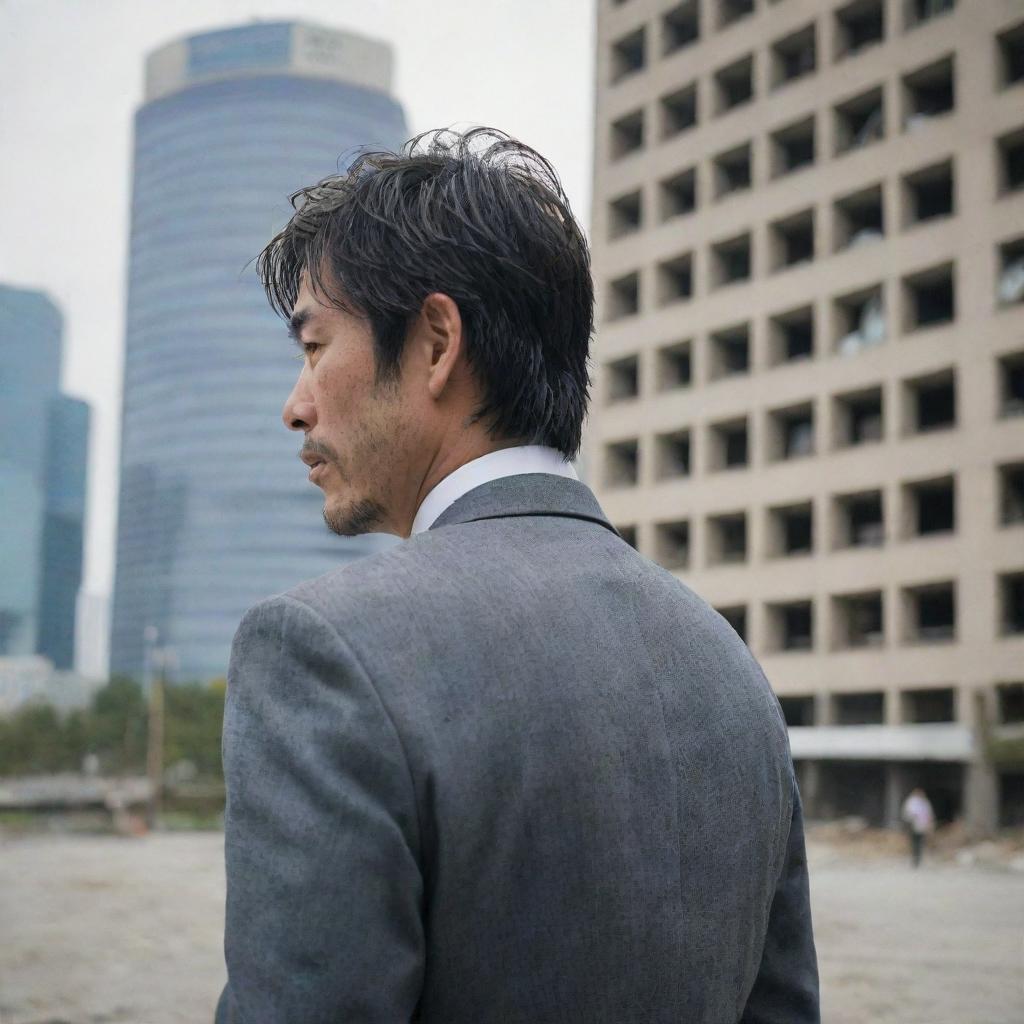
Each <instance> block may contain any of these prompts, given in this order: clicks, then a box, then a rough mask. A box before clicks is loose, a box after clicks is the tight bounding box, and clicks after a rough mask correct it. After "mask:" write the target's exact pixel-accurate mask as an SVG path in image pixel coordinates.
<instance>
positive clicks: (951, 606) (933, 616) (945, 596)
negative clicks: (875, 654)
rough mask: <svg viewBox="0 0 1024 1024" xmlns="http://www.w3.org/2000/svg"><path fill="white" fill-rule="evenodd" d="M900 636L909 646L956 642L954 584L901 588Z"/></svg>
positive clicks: (929, 584) (949, 582) (930, 584)
mask: <svg viewBox="0 0 1024 1024" xmlns="http://www.w3.org/2000/svg"><path fill="white" fill-rule="evenodd" d="M902 597H903V609H904V626H905V628H904V637H905V639H906V640H907V641H908V642H909V643H942V642H945V641H950V640H955V639H956V584H955V583H954V582H953V581H952V580H949V581H943V582H941V583H927V584H921V585H919V586H913V587H904V588H903V591H902Z"/></svg>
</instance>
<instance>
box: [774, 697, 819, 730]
mask: <svg viewBox="0 0 1024 1024" xmlns="http://www.w3.org/2000/svg"><path fill="white" fill-rule="evenodd" d="M779 705H780V706H781V707H782V717H783V718H785V720H786V725H788V726H789V727H790V728H792V727H793V726H794V725H814V698H813V697H779Z"/></svg>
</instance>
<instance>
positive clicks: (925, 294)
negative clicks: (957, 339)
mask: <svg viewBox="0 0 1024 1024" xmlns="http://www.w3.org/2000/svg"><path fill="white" fill-rule="evenodd" d="M902 285H903V287H902V292H903V330H904V331H905V332H908V333H909V332H910V331H916V330H920V329H922V328H925V327H935V326H938V325H939V324H948V323H950V322H952V321H953V320H954V319H955V317H956V286H955V276H954V268H953V264H952V263H944V264H942V265H941V266H938V267H929V268H928V269H927V270H922V271H919V272H917V273H915V274H911V275H910V276H908V277H905V278H903V282H902Z"/></svg>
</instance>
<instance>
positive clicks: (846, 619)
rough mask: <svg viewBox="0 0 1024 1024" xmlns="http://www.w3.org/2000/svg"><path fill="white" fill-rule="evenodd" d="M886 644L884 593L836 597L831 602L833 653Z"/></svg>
mask: <svg viewBox="0 0 1024 1024" xmlns="http://www.w3.org/2000/svg"><path fill="white" fill-rule="evenodd" d="M884 643H885V618H884V615H883V610H882V592H881V591H880V590H871V591H866V592H864V593H860V594H837V595H835V596H834V597H833V598H832V647H833V649H834V650H846V649H850V648H855V649H857V648H862V647H881V646H882V645H883V644H884Z"/></svg>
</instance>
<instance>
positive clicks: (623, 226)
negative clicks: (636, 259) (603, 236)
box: [608, 189, 643, 239]
mask: <svg viewBox="0 0 1024 1024" xmlns="http://www.w3.org/2000/svg"><path fill="white" fill-rule="evenodd" d="M641 227H643V194H642V193H641V191H640V189H636V190H635V191H633V192H627V193H626V194H625V195H621V196H619V197H618V198H617V199H612V200H611V201H610V202H609V203H608V237H609V238H611V239H614V238H621V237H622V236H623V235H630V234H632V233H633V232H634V231H639V230H640V228H641Z"/></svg>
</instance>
